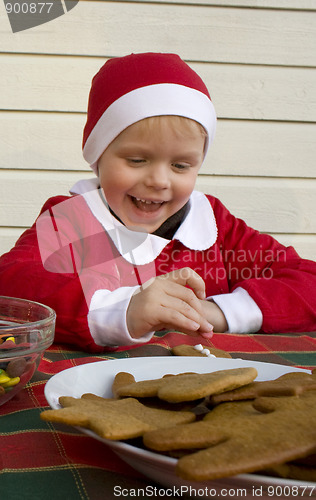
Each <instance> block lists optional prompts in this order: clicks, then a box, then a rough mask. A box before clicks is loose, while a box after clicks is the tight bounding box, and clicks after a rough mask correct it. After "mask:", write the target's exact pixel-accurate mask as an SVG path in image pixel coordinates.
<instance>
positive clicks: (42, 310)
mask: <svg viewBox="0 0 316 500" xmlns="http://www.w3.org/2000/svg"><path fill="white" fill-rule="evenodd" d="M55 322H56V313H55V311H53V309H51V308H50V307H48V306H45V305H43V304H39V303H38V302H33V301H30V300H26V299H17V298H14V297H3V296H0V406H1V405H3V404H4V403H6V401H8V400H9V399H11V398H13V396H15V395H16V394H17V393H18V392H19V391H20V390H21V389H22V388H23V387H24V386H25V384H27V382H29V380H30V379H31V378H32V376H33V374H34V373H35V371H36V370H37V367H38V365H39V362H40V360H41V358H42V356H43V353H44V351H45V349H47V348H48V347H49V346H50V345H51V344H52V343H53V340H54V335H55Z"/></svg>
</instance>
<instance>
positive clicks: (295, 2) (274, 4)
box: [99, 0, 316, 11]
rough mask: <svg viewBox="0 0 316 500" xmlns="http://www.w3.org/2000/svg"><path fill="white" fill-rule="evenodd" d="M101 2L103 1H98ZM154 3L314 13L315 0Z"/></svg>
mask: <svg viewBox="0 0 316 500" xmlns="http://www.w3.org/2000/svg"><path fill="white" fill-rule="evenodd" d="M99 1H103V0H99ZM116 1H117V2H126V0H116ZM129 1H130V2H135V3H141V2H148V0H129ZM155 2H156V3H162V4H164V3H167V2H168V3H175V4H185V5H190V4H193V5H196V4H200V5H208V6H214V5H218V6H220V7H224V6H226V7H252V8H266V9H297V10H303V9H304V10H312V11H315V10H316V7H315V0H256V2H254V0H230V1H229V0H155Z"/></svg>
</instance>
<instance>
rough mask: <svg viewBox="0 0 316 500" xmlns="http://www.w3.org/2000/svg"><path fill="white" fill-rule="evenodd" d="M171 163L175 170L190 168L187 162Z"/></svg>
mask: <svg viewBox="0 0 316 500" xmlns="http://www.w3.org/2000/svg"><path fill="white" fill-rule="evenodd" d="M172 165H173V167H174V168H176V169H177V170H187V169H188V168H190V165H189V164H188V163H173V164H172Z"/></svg>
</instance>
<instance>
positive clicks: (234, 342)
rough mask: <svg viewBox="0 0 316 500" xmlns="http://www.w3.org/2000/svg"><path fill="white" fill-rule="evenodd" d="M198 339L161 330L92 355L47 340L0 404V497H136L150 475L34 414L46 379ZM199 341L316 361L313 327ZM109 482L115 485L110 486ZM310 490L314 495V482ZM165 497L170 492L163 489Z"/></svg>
mask: <svg viewBox="0 0 316 500" xmlns="http://www.w3.org/2000/svg"><path fill="white" fill-rule="evenodd" d="M199 342H200V340H198V341H197V340H196V339H194V338H192V337H188V336H186V335H184V334H181V333H177V332H159V333H157V334H156V335H155V336H154V337H153V339H152V341H151V342H150V343H148V344H146V345H142V346H136V347H130V348H120V349H118V350H111V351H108V352H106V353H104V354H102V355H100V354H98V355H95V356H93V355H91V354H87V353H83V352H78V351H75V350H72V349H71V348H68V347H65V346H61V345H53V346H52V347H51V348H50V349H48V350H47V351H46V352H45V354H44V357H43V359H42V361H41V363H40V366H39V369H38V371H37V373H36V374H35V375H34V376H33V378H32V380H31V382H30V383H29V384H28V385H27V387H25V388H24V389H23V390H22V391H21V392H20V393H19V394H18V395H17V396H15V397H14V398H13V399H12V400H11V401H9V402H7V403H6V404H5V405H3V406H1V407H0V499H1V500H44V499H45V500H46V499H47V500H55V499H56V500H64V499H65V500H66V499H67V500H76V499H82V500H99V499H100V500H101V499H102V500H112V499H114V498H117V497H118V496H119V495H118V494H117V491H119V492H120V496H121V497H122V498H123V497H124V498H135V497H138V498H140V497H141V493H142V491H145V488H146V486H148V485H150V484H151V483H150V481H149V480H147V479H146V478H144V477H143V476H141V475H140V474H139V473H137V472H135V471H134V470H133V469H132V468H130V467H129V466H127V465H126V464H125V463H123V462H122V461H121V460H120V459H119V458H118V457H117V456H116V455H115V454H114V453H113V452H112V451H111V450H110V449H108V448H107V446H106V445H104V444H103V443H100V442H99V441H97V440H94V439H92V438H90V437H88V436H86V435H83V434H81V433H80V432H79V431H77V430H76V429H74V428H72V427H64V426H61V425H53V424H51V423H49V422H44V421H42V420H41V419H40V413H41V411H43V409H44V408H47V406H48V404H47V402H46V399H45V396H44V386H45V382H46V381H47V380H48V379H49V378H50V377H51V376H52V375H54V374H55V373H58V372H60V371H61V370H65V369H67V368H71V367H73V366H76V365H80V364H83V363H91V362H95V361H98V360H106V359H117V358H128V357H142V356H170V355H171V352H170V348H171V347H173V346H175V345H178V344H184V343H187V344H192V345H194V344H196V343H199ZM203 344H204V345H209V346H213V347H217V348H219V349H223V350H225V351H228V352H229V353H230V354H231V356H232V357H233V358H243V359H248V360H254V361H262V362H269V363H278V364H284V365H288V366H297V367H302V368H308V369H312V368H315V367H316V333H303V334H295V333H293V334H278V335H271V334H270V335H264V334H253V335H237V334H214V336H213V338H212V339H211V341H203ZM115 486H119V487H120V489H119V490H115ZM123 488H124V489H123ZM150 492H152V494H151V496H152V497H153V498H154V497H155V496H156V498H157V497H158V498H159V497H163V495H162V493H163V490H161V487H159V486H158V485H157V490H156V492H155V490H154V489H151V490H150ZM147 493H148V492H147ZM158 493H159V496H158ZM167 493H170V492H166V494H167ZM313 494H314V495H316V488H315V491H314V493H313ZM147 497H148V494H147ZM145 498H146V497H145ZM166 498H176V497H175V496H170V495H169V494H168V497H167V496H166Z"/></svg>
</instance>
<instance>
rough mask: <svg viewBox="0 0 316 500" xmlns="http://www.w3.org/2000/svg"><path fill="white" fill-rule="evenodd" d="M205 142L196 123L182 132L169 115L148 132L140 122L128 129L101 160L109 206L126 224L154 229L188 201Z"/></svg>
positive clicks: (201, 159) (101, 182)
mask: <svg viewBox="0 0 316 500" xmlns="http://www.w3.org/2000/svg"><path fill="white" fill-rule="evenodd" d="M161 120H162V122H161ZM143 122H144V120H143ZM161 123H163V126H161ZM182 132H183V133H182ZM204 143H205V137H203V135H202V133H201V132H200V130H199V129H198V127H193V128H192V130H190V132H189V131H188V130H187V129H186V130H183V131H181V130H180V133H179V131H178V130H175V129H174V128H173V127H171V126H170V123H169V122H168V117H160V126H157V127H150V130H148V129H147V128H146V127H144V123H143V124H142V125H140V122H138V123H135V124H134V125H131V126H130V127H128V128H127V129H125V130H124V131H123V132H122V133H121V134H120V135H119V136H118V137H117V138H116V139H115V140H114V141H113V142H112V143H111V144H110V145H109V146H108V147H107V149H106V150H105V151H104V153H103V154H102V156H101V158H100V160H99V162H98V167H99V178H100V185H101V187H102V188H103V191H104V194H105V197H106V199H107V202H108V204H109V206H110V207H111V209H112V210H113V211H114V212H115V214H116V215H117V216H118V217H119V218H120V219H121V221H122V222H123V223H124V224H125V225H126V226H127V227H132V228H134V229H135V230H142V231H146V232H149V233H152V232H154V231H155V230H156V229H158V228H159V227H160V226H161V224H162V223H163V222H164V221H165V220H166V219H168V217H170V216H171V215H173V214H174V213H176V212H177V211H178V210H179V209H180V208H181V207H183V205H184V204H185V203H186V202H187V201H188V199H189V197H190V195H191V193H192V191H193V189H194V185H195V181H196V177H197V174H198V171H199V168H200V166H201V164H202V161H203V151H204Z"/></svg>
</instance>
